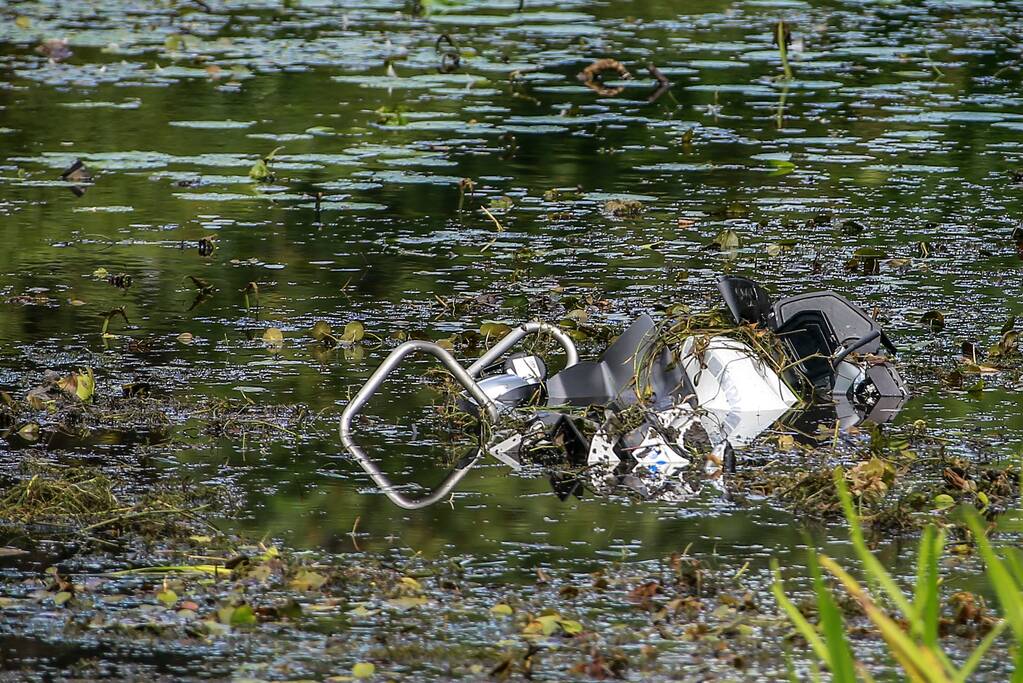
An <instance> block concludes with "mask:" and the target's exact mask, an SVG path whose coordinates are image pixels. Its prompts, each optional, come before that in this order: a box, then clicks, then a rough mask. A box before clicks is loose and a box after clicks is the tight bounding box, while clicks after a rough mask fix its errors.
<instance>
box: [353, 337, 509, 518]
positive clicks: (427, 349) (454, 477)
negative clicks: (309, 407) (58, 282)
mask: <svg viewBox="0 0 1023 683" xmlns="http://www.w3.org/2000/svg"><path fill="white" fill-rule="evenodd" d="M416 352H421V353H428V354H430V355H432V356H434V357H435V358H437V359H438V360H439V361H440V362H441V363H442V364H443V365H444V367H445V368H447V369H448V371H449V372H450V373H451V374H452V375H453V376H454V377H455V379H456V380H458V382H459V383H460V384H461V385H462V386H464V387H465V389H466V391H468V392H469V394H470V395H471V396H472V397H473V398H474V399H476V404H477V405H479V406H482V407H483V409H484V411H485V412H486V415H487V417H488V418H489V419H490V421H491V422H496V421H497V419H498V416H499V412H498V409H497V406H496V405H495V404H494V402H493V401H492V400H490V397H489V396H487V395H486V394H485V393H484V392H483V390H482V389H480V386H479V385H478V384H477V383H476V380H475V379H473V377H472V376H471V375H470V374H469V373H468V372H466V371H465V368H463V367H462V366H461V365H459V364H458V361H457V360H455V357H454V356H452V355H451V354H450V353H448V352H447V351H446V350H445V349H443V348H442V347H440V346H438V345H437V344H433V343H430V342H424V341H409V342H405V343H404V344H401V345H400V346H398V347H397V348H395V349H394V350H393V351H391V353H390V354H388V356H387V358H385V359H384V362H383V363H381V364H380V367H378V368H377V369H376V370H375V371H374V372H373V374H372V375H370V377H369V379H368V380H366V383H365V384H364V385H363V386H362V388H361V389H360V390H359V393H357V394H356V395H355V398H353V399H352V400H351V401H350V402H349V403H348V405H347V406H345V409H344V412H342V413H341V427H340V429H341V443H342V445H343V446H344V447H345V448H346V449H347V450H348V452H349V453H351V454H352V456H353V457H354V458H355V459H356V460H357V461H358V462H359V465H361V466H362V469H363V470H365V472H366V474H368V475H369V476H370V477H371V478H372V479H373V481H374V482H375V483H376V485H377V486H379V487H380V490H381V491H383V492H384V494H386V495H387V497H388V498H390V499H391V500H392V501H393V502H394V504H395V505H398V506H400V507H403V508H405V509H407V510H415V509H418V508H422V507H426V506H427V505H432V504H433V503H435V502H437V501H438V500H440V499H441V498H443V497H444V496H446V495H447V494H448V493H449V492H450V491H451V490H452V489H453V488H454V487H455V486H456V485H457V484H458V482H459V481H461V479H462V477H464V476H465V475H466V473H467V472H468V471H469V469H470V468H472V466H473V465H474V464H475V463H476V460H478V459H479V456H478V455H477V457H476V458H473V459H472V461H470V462H469V463H468V464H467V465H465V466H463V467H460V468H458V469H455V470H452V471H451V473H450V474H448V476H447V478H446V479H445V480H444V481H443V482H442V483H441V485H440V486H439V487H437V488H436V489H435V490H434V491H433V492H432V493H431V494H430V495H429V496H426V497H424V498H418V499H413V498H409V497H408V496H406V495H405V494H403V493H401V492H400V491H398V490H397V489H396V487H395V485H394V483H393V482H392V481H391V480H390V478H389V477H388V476H387V475H386V474H385V473H384V472H383V471H382V470H381V469H380V468H379V467H378V466H377V464H376V463H375V462H373V461H372V460H370V458H369V457H368V456H367V455H366V452H365V451H364V450H363V449H362V447H361V446H359V444H357V443H356V442H355V439H354V438H353V437H352V421H353V420H354V419H355V416H356V415H358V414H359V411H360V410H362V408H363V406H365V405H366V403H368V402H369V399H370V398H372V396H373V394H375V393H376V392H377V390H378V389H379V388H380V385H381V384H383V382H384V380H385V379H387V376H388V375H389V374H390V373H391V372H392V371H393V370H394V369H395V368H396V367H398V365H400V364H401V362H402V361H403V360H404V359H405V356H407V355H409V354H411V353H416Z"/></svg>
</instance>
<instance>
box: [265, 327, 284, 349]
mask: <svg viewBox="0 0 1023 683" xmlns="http://www.w3.org/2000/svg"><path fill="white" fill-rule="evenodd" d="M263 341H264V342H266V343H267V344H269V345H270V346H283V345H284V333H283V332H281V330H280V328H278V327H268V328H266V331H264V332H263Z"/></svg>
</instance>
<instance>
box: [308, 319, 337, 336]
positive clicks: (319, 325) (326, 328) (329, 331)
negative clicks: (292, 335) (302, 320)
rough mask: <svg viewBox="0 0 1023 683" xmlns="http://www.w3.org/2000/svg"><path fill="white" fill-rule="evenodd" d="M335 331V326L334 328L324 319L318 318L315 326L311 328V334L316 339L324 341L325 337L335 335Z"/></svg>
mask: <svg viewBox="0 0 1023 683" xmlns="http://www.w3.org/2000/svg"><path fill="white" fill-rule="evenodd" d="M333 332H334V328H332V327H331V326H330V325H328V324H327V323H325V322H323V321H322V320H317V321H316V322H315V323H313V326H312V327H311V328H309V336H311V337H312V338H313V339H315V340H316V341H323V340H324V339H328V338H330V337H333Z"/></svg>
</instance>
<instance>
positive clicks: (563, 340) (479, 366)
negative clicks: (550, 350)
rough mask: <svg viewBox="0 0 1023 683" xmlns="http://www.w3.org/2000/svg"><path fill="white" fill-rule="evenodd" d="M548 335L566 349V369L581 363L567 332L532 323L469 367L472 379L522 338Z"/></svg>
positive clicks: (512, 332) (513, 333) (523, 325)
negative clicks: (533, 335) (542, 334)
mask: <svg viewBox="0 0 1023 683" xmlns="http://www.w3.org/2000/svg"><path fill="white" fill-rule="evenodd" d="M540 333H546V334H549V335H551V336H552V337H554V338H555V339H556V340H557V341H558V343H559V344H561V348H563V349H565V367H566V368H567V367H570V366H572V365H575V364H576V363H578V362H579V352H578V351H576V348H575V342H573V341H572V338H571V337H569V336H568V335H567V334H565V331H564V330H562V329H561V328H560V327H557V326H556V325H551V324H550V323H540V322H531V323H524V324H522V325H519V326H518V327H516V328H515V329H513V330H512V331H511V332H509V333H508V334H506V335H504V337H502V338H501V341H499V342H497V343H496V344H494V345H493V346H492V347H490V349H489V350H488V351H487V352H486V353H484V354H483V355H482V356H480V358H479V360H477V361H476V362H475V363H473V364H472V365H470V366H469V370H468V372H469V374H470V375H471V376H472V377H479V376H480V373H482V372H483V370H484V368H486V367H487V366H488V365H490V364H491V363H493V362H494V361H496V360H497V359H498V358H500V357H501V356H503V355H504V354H505V353H506V352H507V351H508V349H510V348H511V347H513V346H515V344H517V343H518V342H519V340H521V339H522V338H524V337H526V336H527V335H530V334H540Z"/></svg>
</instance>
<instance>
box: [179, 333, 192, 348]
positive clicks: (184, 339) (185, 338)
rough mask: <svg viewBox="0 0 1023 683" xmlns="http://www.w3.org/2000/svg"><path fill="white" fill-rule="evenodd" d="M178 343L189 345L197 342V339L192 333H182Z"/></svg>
mask: <svg viewBox="0 0 1023 683" xmlns="http://www.w3.org/2000/svg"><path fill="white" fill-rule="evenodd" d="M178 341H179V342H181V343H182V344H186V345H187V344H191V343H192V342H193V341H195V337H194V336H192V333H191V332H182V333H181V334H179V335H178Z"/></svg>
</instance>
